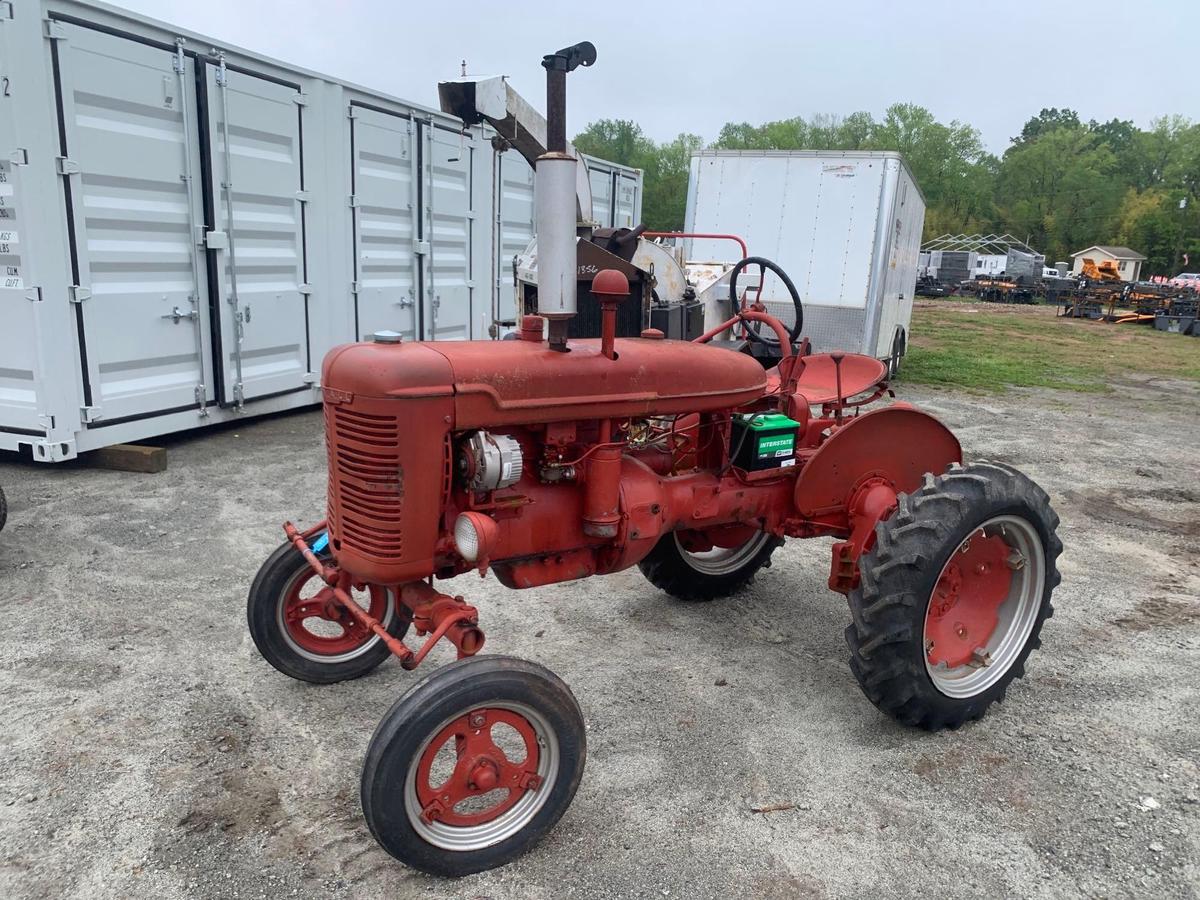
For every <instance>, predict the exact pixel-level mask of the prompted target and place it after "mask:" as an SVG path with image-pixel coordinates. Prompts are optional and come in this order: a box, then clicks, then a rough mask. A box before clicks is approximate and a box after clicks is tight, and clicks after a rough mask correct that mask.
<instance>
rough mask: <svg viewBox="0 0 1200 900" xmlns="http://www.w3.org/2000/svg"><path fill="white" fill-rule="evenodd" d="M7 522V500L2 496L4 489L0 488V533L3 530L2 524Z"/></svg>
mask: <svg viewBox="0 0 1200 900" xmlns="http://www.w3.org/2000/svg"><path fill="white" fill-rule="evenodd" d="M7 521H8V499H7V498H6V497H5V496H4V488H0V531H3V530H4V523H5V522H7Z"/></svg>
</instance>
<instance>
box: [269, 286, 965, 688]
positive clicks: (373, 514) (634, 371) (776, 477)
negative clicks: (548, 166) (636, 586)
mask: <svg viewBox="0 0 1200 900" xmlns="http://www.w3.org/2000/svg"><path fill="white" fill-rule="evenodd" d="M597 283H598V285H599V288H600V291H599V294H600V295H601V297H602V298H603V301H604V302H605V303H606V304H613V303H615V302H617V301H618V298H620V297H621V296H622V292H623V291H624V290H627V282H625V281H624V279H623V278H622V276H621V275H620V274H619V273H611V274H610V273H607V272H601V273H599V274H598V275H597V277H596V279H595V280H594V282H593V291H594V292H595V287H596V284H597ZM737 321H741V322H743V323H744V322H747V321H751V322H762V323H765V324H767V325H768V326H769V327H770V328H772V329H773V330H774V331H775V333H776V334H777V335H779V337H780V338H781V347H782V352H783V353H784V357H783V359H782V360H781V361H780V363H779V365H778V366H777V367H776V369H774V370H772V372H770V373H769V374H768V373H764V371H763V369H762V367H761V365H760V364H759V363H758V362H757V361H756V360H754V359H753V358H751V357H748V356H743V355H741V354H735V353H729V352H728V351H725V350H718V349H714V348H711V347H705V346H703V344H699V343H688V342H681V341H668V340H664V339H662V338H660V337H658V336H657V335H655V336H653V337H648V338H612V337H611V334H609V335H606V336H605V337H604V338H602V339H601V340H599V341H597V340H582V341H570V342H569V345H568V347H567V348H566V349H567V350H568V351H569V352H565V353H564V352H556V351H554V350H551V349H550V348H549V346H548V345H547V344H546V342H545V341H544V340H542V320H541V319H538V318H536V317H526V318H525V319H524V320H523V321H522V328H521V338H522V339H521V340H517V341H497V342H493V341H479V342H449V341H448V342H439V343H437V344H423V343H402V344H375V343H371V344H355V345H347V346H343V347H339V348H337V349H335V350H334V351H332V352H331V353H330V354H329V355H328V356H327V357H326V360H325V365H324V367H323V370H322V384H323V390H324V394H325V419H326V428H327V444H328V450H329V473H330V480H329V515H328V526H327V527H328V531H329V535H330V554H331V559H328V560H321V559H318V558H317V557H316V556H315V555H313V554H312V553H311V551H310V550H309V549H308V546H307V543H306V540H305V536H304V535H301V534H300V533H299V532H297V531H296V530H295V529H294V528H292V527H291V526H290V525H289V526H288V529H289V531H288V536H289V538H290V539H291V540H292V541H293V543H294V544H295V545H296V546H297V548H298V549H299V550H300V551H301V552H302V553H304V554H306V556H305V558H306V559H307V560H308V562H309V565H310V566H312V567H313V570H314V572H316V573H318V574H319V575H320V576H321V577H322V578H323V579H324V580H325V581H326V583H327V584H328V585H329V587H328V592H329V597H331V598H332V599H331V600H330V599H328V598H326V602H327V603H329V604H332V606H335V607H338V608H337V609H332V608H331V609H330V612H332V613H333V614H335V615H336V616H338V617H341V618H343V619H346V620H347V621H350V620H353V623H354V627H355V628H356V629H357V630H356V632H355V633H361V634H377V635H380V636H381V638H382V639H383V640H385V642H386V643H387V646H388V647H389V649H391V650H392V652H394V653H395V654H396V655H397V656H399V657H400V658H401V663H402V665H404V666H405V667H406V668H412V667H413V666H416V665H417V664H418V663H419V662H420V661H421V659H423V658H424V656H425V655H426V654H427V653H428V652H429V651H430V649H431V648H432V647H433V646H434V644H436V643H437V642H438V641H439V640H440V639H441V638H443V637H445V638H447V639H449V640H450V641H451V642H452V643H453V644H454V645H455V647H456V649H457V651H458V655H459V656H460V657H461V656H469V655H471V654H473V653H475V652H477V651H478V650H479V648H480V647H481V646H482V643H483V633H482V632H481V631H480V630H479V628H478V615H477V612H476V610H475V609H474V607H472V606H469V605H467V604H466V603H465V602H464V601H463V600H462V598H461V597H450V596H447V595H445V594H440V593H438V592H437V591H436V590H434V589H433V588H432V587H430V586H429V584H426V583H425V580H426V579H432V578H433V577H441V578H446V577H451V576H454V575H457V574H461V573H463V572H467V571H470V570H471V569H473V568H478V569H479V570H480V571H481V572H482V571H484V570H485V569H487V568H491V569H492V570H493V571H494V572H495V573H496V575H497V577H498V578H499V580H500V581H501V582H502V583H503V584H505V585H508V586H509V587H513V588H525V587H534V586H537V585H545V584H553V583H557V582H562V581H567V580H571V579H576V578H584V577H588V576H590V575H596V574H608V573H611V572H617V571H620V570H622V569H625V568H628V567H629V566H632V565H634V564H636V563H637V562H639V561H640V560H642V559H643V558H645V556H646V555H647V554H648V553H649V552H650V551H651V550H652V549H653V547H654V546H655V544H656V543H657V542H658V541H659V539H661V538H662V536H663V535H665V534H668V533H670V532H672V531H677V532H680V533H682V534H684V535H685V538H684V540H685V542H686V545H687V546H693V545H694V546H696V547H730V546H736V545H737V543H738V542H739V541H741V540H744V539H745V536H746V535H747V534H753V533H756V532H758V531H766V532H768V533H770V534H775V535H791V536H814V535H831V536H834V537H836V538H838V539H839V542H838V543H837V544H836V546H835V549H834V556H833V561H832V566H831V576H830V584H831V586H832V587H834V589H835V590H840V591H847V590H850V589H851V588H852V587H853V585H854V584H855V583H856V582H857V578H858V560H859V559H860V558H861V556H862V554H863V553H864V552H866V550H868V549H869V548H870V544H871V541H872V540H873V538H874V527H875V524H876V523H877V522H878V521H879V520H880V519H882V518H884V517H886V516H887V515H890V513H891V510H892V509H893V508H894V507H895V503H896V495H897V494H898V493H899V492H902V491H911V490H914V489H915V488H916V487H917V486H918V485H919V484H920V479H921V477H922V476H923V475H924V474H925V473H926V472H936V473H940V472H942V471H944V469H945V468H946V466H947V465H948V464H949V463H950V462H955V461H957V460H959V459H960V457H961V453H960V450H959V446H958V442H957V441H956V440H955V439H954V437H953V435H951V434H950V432H949V431H947V430H946V428H945V427H944V426H943V425H941V423H939V422H938V421H937V420H936V419H934V418H933V417H932V416H929V415H927V414H925V413H922V412H919V411H917V410H915V409H912V408H911V407H908V406H906V405H904V404H896V405H893V406H891V407H889V408H886V409H882V410H876V411H874V412H867V413H862V414H858V415H846V416H845V418H842V415H843V412H844V409H850V408H852V407H858V406H859V405H860V402H861V401H860V400H859V399H854V398H857V397H860V395H863V394H864V393H866V392H868V391H870V390H871V389H872V388H874V394H873V395H872V398H869V399H873V398H874V397H878V396H880V395H881V394H882V391H883V390H884V389H886V381H885V380H884V378H883V375H884V372H883V367H882V364H880V363H878V362H877V361H875V360H871V359H869V358H866V357H859V356H856V355H846V356H844V357H843V359H842V361H841V372H840V376H841V385H840V387H841V390H840V391H839V390H838V387H839V386H838V384H837V380H838V372H837V370H836V369H834V368H833V361H832V358H831V357H830V356H826V355H817V356H812V355H799V356H798V355H795V354H793V353H792V351H791V345H790V342H789V341H788V339H787V332H786V329H785V328H784V326H783V325H782V323H780V322H779V321H778V320H777V319H776V318H774V317H773V316H770V315H768V314H766V313H765V312H763V311H761V310H758V309H753V308H751V309H746V310H743V311H742V312H741V313H739V315H738V316H737V317H736V318H735V319H731V320H730V321H729V322H727V323H724V324H723V325H722V326H720V328H718V329H714V331H713V332H710V333H709V335H706V337H710V336H711V335H712V334H714V333H717V332H719V331H721V330H724V329H725V328H727V327H729V326H730V325H731V324H734V323H735V322H737ZM804 352H805V354H807V348H805V350H804ZM839 394H840V395H841V396H842V398H843V401H847V399H848V402H842V403H839V402H838V398H839ZM810 404H811V405H820V406H821V407H822V411H821V414H820V415H816V414H814V413H812V411H811V406H810ZM831 404H832V408H831ZM774 410H778V411H781V412H785V413H787V414H788V415H790V416H792V417H793V418H794V419H795V420H796V421H797V422H798V423H799V432H798V451H797V454H796V458H795V464H794V465H792V466H789V467H787V468H779V469H766V470H762V471H758V472H744V471H742V470H740V469H738V468H736V467H734V466H733V465H732V462H731V460H730V450H731V447H730V440H731V437H730V435H731V430H732V425H731V419H732V416H733V415H734V414H736V413H744V412H767V411H774ZM476 430H484V431H486V432H488V433H489V434H494V435H501V436H505V437H506V438H508V439H510V440H509V441H508V442H507V444H506V446H509V447H511V446H512V442H513V441H515V442H516V445H518V446H519V447H520V454H521V460H522V474H521V476H520V478H519V480H518V481H517V482H516V483H514V484H511V485H510V486H508V487H505V488H503V489H499V490H484V491H480V490H476V489H473V488H471V487H470V486H469V483H468V479H469V477H470V473H471V472H473V471H474V466H475V465H476V463H475V462H473V461H472V456H471V453H470V452H468V444H469V441H470V439H471V437H472V435H473V433H474V432H475V431H476ZM510 452H511V451H510ZM463 514H466V515H468V516H469V517H471V520H472V521H473V522H474V524H475V526H476V532H477V533H478V534H479V535H480V537H481V547H480V553H479V554H478V555H477V558H476V559H475V560H469V559H466V558H464V557H463V556H462V555H461V554H459V552H458V549H457V547H456V545H455V541H454V536H453V531H454V523H455V521H456V520H457V519H458V517H459V516H460V515H463ZM315 533H316V532H315V530H311V529H310V531H309V532H307V534H308V535H309V536H311V535H312V534H315ZM351 583H353V584H354V585H355V586H360V585H373V586H380V585H383V586H387V587H388V589H389V590H394V591H396V592H397V595H398V597H399V599H400V602H401V603H402V604H403V605H404V606H405V607H406V608H407V609H408V610H409V611H410V612H411V613H412V618H413V625H414V629H415V631H416V633H417V634H418V635H424V636H425V641H424V643H423V644H422V646H421V648H420V649H419V650H417V651H416V652H414V651H413V650H412V649H410V648H409V647H407V646H406V645H405V644H404V643H403V642H402V641H399V640H397V639H395V638H392V637H391V636H390V635H386V632H385V630H384V629H383V628H382V626H381V625H380V624H379V621H378V619H379V616H378V615H374V614H372V611H371V610H364V609H362V608H361V607H359V606H358V605H357V604H354V603H353V602H352V601H351V600H350V598H349V595H348V593H347V591H348V589H349V587H350V585H351ZM342 607H344V608H342ZM346 617H349V618H348V619H347V618H346Z"/></svg>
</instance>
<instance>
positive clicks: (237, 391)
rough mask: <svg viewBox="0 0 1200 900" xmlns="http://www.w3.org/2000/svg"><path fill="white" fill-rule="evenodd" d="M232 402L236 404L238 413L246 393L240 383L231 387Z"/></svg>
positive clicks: (244, 400)
mask: <svg viewBox="0 0 1200 900" xmlns="http://www.w3.org/2000/svg"><path fill="white" fill-rule="evenodd" d="M233 402H234V403H235V404H237V408H238V411H239V412H240V411H241V409H242V407H243V406H244V405H245V403H246V393H245V390H244V388H243V385H242V383H241V382H240V381H239V382H238V383H237V384H235V385H234V386H233Z"/></svg>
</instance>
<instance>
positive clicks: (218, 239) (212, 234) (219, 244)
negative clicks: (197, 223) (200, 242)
mask: <svg viewBox="0 0 1200 900" xmlns="http://www.w3.org/2000/svg"><path fill="white" fill-rule="evenodd" d="M204 246H205V247H207V248H208V249H209V250H228V249H229V235H228V234H226V233H225V232H224V231H209V232H207V233H206V234H205V235H204Z"/></svg>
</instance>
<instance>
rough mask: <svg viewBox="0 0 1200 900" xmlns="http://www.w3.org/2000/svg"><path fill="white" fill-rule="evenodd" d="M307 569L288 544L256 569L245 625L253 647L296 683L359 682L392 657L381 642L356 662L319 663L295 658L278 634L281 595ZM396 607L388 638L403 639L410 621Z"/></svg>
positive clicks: (400, 608)
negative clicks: (298, 573) (293, 579)
mask: <svg viewBox="0 0 1200 900" xmlns="http://www.w3.org/2000/svg"><path fill="white" fill-rule="evenodd" d="M307 568H308V563H307V562H306V561H305V559H304V557H303V556H302V555H301V554H300V551H299V550H297V549H296V548H295V547H293V546H292V545H291V543H284V544H282V545H280V546H279V548H278V549H276V550H275V552H274V553H272V554H271V555H270V556H268V557H267V559H266V562H264V563H263V564H262V566H261V567H260V568H259V570H258V574H257V575H255V576H254V582H253V583H252V584H251V585H250V593H249V595H248V596H247V598H246V623H247V625H249V627H250V637H251V638H252V639H253V641H254V646H255V647H257V648H258V652H259V653H261V654H262V657H263V659H265V660H266V661H267V662H269V663H270V664H271V665H272V666H274V667H275V668H276V669H278V670H279V671H280V672H282V673H283V674H284V675H288V676H290V677H292V678H295V679H296V680H297V681H307V682H309V683H310V684H335V683H336V682H339V681H349V680H350V679H352V678H361V677H362V676H363V675H366V674H367V673H368V672H371V671H373V670H374V669H376V668H377V667H378V666H379V664H380V663H382V662H383V661H384V660H385V659H387V658H388V657H389V656H391V651H390V650H388V648H387V645H386V644H384V643H383V641H377V642H376V644H375V646H373V647H371V649H370V650H368V651H367V652H366V653H364V654H362V656H359V657H356V658H355V659H351V660H345V661H343V662H336V663H321V662H316V661H314V660H311V659H307V658H306V657H304V656H301V655H300V654H298V653H297V652H296V651H295V650H293V649H292V647H291V646H290V645H289V644H288V643H287V641H286V640H284V637H283V634H282V633H281V632H280V629H279V622H278V618H277V617H276V610H277V608H278V604H279V603H281V602H282V599H283V594H284V591H286V590H287V586H288V583H289V582H290V581H291V580H292V578H293V577H295V575H296V573H297V572H301V571H304V570H305V569H307ZM396 603H397V610H396V615H394V616H393V617H392V621H391V622H390V623H389V624H388V634H390V635H392V636H393V637H399V638H402V637H403V636H404V633H405V632H406V631H407V630H408V618H409V617H408V616H407V615H405V613H406V607H404V606H402V605H400V603H399V599H397V601H396Z"/></svg>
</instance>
